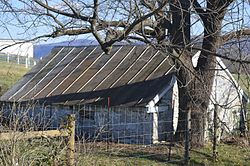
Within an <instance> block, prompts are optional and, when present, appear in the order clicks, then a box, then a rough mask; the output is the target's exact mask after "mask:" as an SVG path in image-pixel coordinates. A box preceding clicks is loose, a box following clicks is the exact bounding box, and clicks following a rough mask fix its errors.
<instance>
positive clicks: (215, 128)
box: [213, 104, 218, 161]
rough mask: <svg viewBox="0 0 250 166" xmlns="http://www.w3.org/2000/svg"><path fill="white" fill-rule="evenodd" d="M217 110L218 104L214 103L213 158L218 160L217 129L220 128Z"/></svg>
mask: <svg viewBox="0 0 250 166" xmlns="http://www.w3.org/2000/svg"><path fill="white" fill-rule="evenodd" d="M217 112H218V104H215V105H214V119H213V123H214V135H213V160H214V161H216V160H217V155H218V152H217V130H218V122H217Z"/></svg>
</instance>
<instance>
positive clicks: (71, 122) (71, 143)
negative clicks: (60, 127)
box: [67, 114, 75, 166]
mask: <svg viewBox="0 0 250 166" xmlns="http://www.w3.org/2000/svg"><path fill="white" fill-rule="evenodd" d="M67 129H68V139H67V141H68V142H67V146H68V147H67V165H68V166H73V165H75V114H71V115H69V116H68V125H67Z"/></svg>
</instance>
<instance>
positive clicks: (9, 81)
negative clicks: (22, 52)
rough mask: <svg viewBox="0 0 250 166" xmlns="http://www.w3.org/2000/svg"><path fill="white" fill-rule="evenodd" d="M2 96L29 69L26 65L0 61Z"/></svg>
mask: <svg viewBox="0 0 250 166" xmlns="http://www.w3.org/2000/svg"><path fill="white" fill-rule="evenodd" d="M0 66H1V67H0V96H2V95H3V94H4V93H5V92H6V91H7V90H8V89H9V88H10V87H11V86H13V85H14V83H15V82H16V81H18V80H19V79H20V78H21V77H22V76H23V75H24V74H25V73H26V72H27V71H28V70H29V69H27V68H25V65H18V64H16V63H7V62H1V61H0Z"/></svg>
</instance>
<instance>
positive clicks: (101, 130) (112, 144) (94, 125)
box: [1, 103, 222, 164]
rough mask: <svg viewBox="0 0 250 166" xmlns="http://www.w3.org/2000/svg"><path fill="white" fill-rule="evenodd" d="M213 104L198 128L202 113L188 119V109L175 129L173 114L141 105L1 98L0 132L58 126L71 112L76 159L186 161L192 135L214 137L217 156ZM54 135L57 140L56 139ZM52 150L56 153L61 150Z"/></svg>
mask: <svg viewBox="0 0 250 166" xmlns="http://www.w3.org/2000/svg"><path fill="white" fill-rule="evenodd" d="M216 109H218V108H217V107H215V112H214V113H215V114H213V117H214V118H215V119H214V120H213V123H212V124H211V125H210V126H209V127H203V129H202V130H200V131H198V132H197V131H195V130H193V129H192V127H193V128H194V126H195V124H198V123H199V124H201V123H200V121H204V122H205V121H206V120H207V118H204V119H191V113H190V112H187V116H186V117H185V119H183V120H179V121H178V123H183V125H184V128H183V129H177V128H175V127H174V125H173V118H169V117H167V115H169V114H167V113H166V112H155V113H152V112H151V113H149V112H147V109H146V108H145V107H103V106H94V105H74V106H65V105H40V104H27V103H26V104H23V103H19V104H16V103H1V132H8V131H22V132H27V131H39V130H41V131H46V130H60V129H62V128H65V125H66V122H65V119H66V118H65V117H66V116H67V115H70V114H75V116H76V122H75V124H76V126H75V127H76V129H75V134H76V147H77V150H76V151H77V154H78V155H79V156H80V157H79V158H77V159H79V161H78V162H80V159H83V158H84V160H90V159H89V158H88V159H86V157H89V156H90V155H91V156H92V157H91V160H90V163H91V162H92V161H93V160H95V159H96V157H100V155H106V156H113V157H116V158H117V157H124V158H125V157H126V158H134V157H136V158H147V159H152V160H158V161H161V162H166V163H168V162H169V163H179V164H188V162H189V161H190V153H191V151H192V147H193V145H194V144H193V142H192V141H193V140H196V139H197V137H202V138H203V139H205V140H207V141H210V142H212V143H213V149H212V150H211V153H210V155H211V156H212V157H213V158H214V159H215V160H216V158H217V156H218V155H217V154H218V152H217V148H216V147H217V145H218V141H219V134H221V133H220V132H221V130H222V128H221V127H220V126H221V125H219V124H220V122H219V120H218V117H217V116H218V115H217V114H216ZM192 123H193V124H192ZM206 133H207V134H206ZM206 135H207V136H206ZM204 137H206V138H204ZM62 140H63V139H62ZM54 141H55V142H56V143H55V144H58V139H57V140H54ZM59 142H60V147H61V146H63V147H61V148H64V147H65V146H66V145H65V144H63V143H62V142H63V141H59ZM57 150H58V147H57ZM54 155H55V156H56V157H58V156H60V152H59V151H58V152H57V153H56V154H54ZM55 156H54V157H55ZM54 160H56V159H53V161H54ZM76 162H77V161H76Z"/></svg>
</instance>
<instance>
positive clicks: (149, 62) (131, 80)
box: [127, 50, 160, 84]
mask: <svg viewBox="0 0 250 166" xmlns="http://www.w3.org/2000/svg"><path fill="white" fill-rule="evenodd" d="M159 52H160V51H159V50H158V51H157V52H156V53H155V54H154V55H153V56H152V57H151V58H150V60H149V61H147V63H146V64H145V65H144V66H143V67H142V68H141V69H140V70H139V71H138V72H137V73H136V75H134V76H133V77H132V78H131V79H130V80H129V81H128V83H127V84H130V83H131V82H132V81H133V80H134V79H135V78H136V77H137V76H138V75H139V74H140V73H141V72H142V70H143V69H144V68H145V67H146V66H147V65H148V64H149V63H150V62H151V61H152V60H153V59H154V57H155V56H156V55H157V54H158V53H159Z"/></svg>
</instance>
